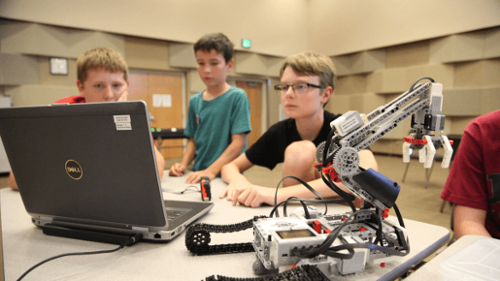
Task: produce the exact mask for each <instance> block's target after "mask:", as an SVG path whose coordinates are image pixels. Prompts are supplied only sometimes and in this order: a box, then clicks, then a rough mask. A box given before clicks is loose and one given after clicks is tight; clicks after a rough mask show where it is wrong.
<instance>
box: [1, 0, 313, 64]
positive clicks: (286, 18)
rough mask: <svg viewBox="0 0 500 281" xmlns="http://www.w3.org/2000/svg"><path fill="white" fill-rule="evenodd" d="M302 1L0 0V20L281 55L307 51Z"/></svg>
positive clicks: (303, 0) (305, 15)
mask: <svg viewBox="0 0 500 281" xmlns="http://www.w3.org/2000/svg"><path fill="white" fill-rule="evenodd" d="M308 2H309V1H307V0H293V1H283V0H242V1H234V0H217V1H193V0H147V1H137V0H85V1H67V0H2V1H0V17H5V18H9V19H15V20H24V21H29V22H37V23H44V24H51V25H58V26H66V27H73V28H79V29H85V30H98V31H105V32H109V33H115V34H122V35H131V36H139V37H146V38H153V39H161V40H168V41H174V42H184V43H194V42H196V40H198V39H199V38H200V37H201V36H202V35H204V34H207V33H213V32H223V33H225V34H226V35H227V36H228V37H229V38H230V39H231V40H232V41H233V42H234V43H235V45H236V49H241V39H243V38H247V39H251V40H252V47H251V50H252V51H253V52H256V53H261V54H268V55H280V56H286V55H289V54H293V53H297V52H300V51H303V50H305V49H307V48H308V40H307V21H308V14H307V7H308Z"/></svg>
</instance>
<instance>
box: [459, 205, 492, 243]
mask: <svg viewBox="0 0 500 281" xmlns="http://www.w3.org/2000/svg"><path fill="white" fill-rule="evenodd" d="M454 209H455V210H454V212H453V229H454V232H455V239H458V238H460V237H462V236H463V235H467V234H475V235H482V236H487V237H491V235H490V233H489V232H488V230H486V227H485V221H486V211H485V210H481V209H475V208H471V207H466V206H462V205H455V208H454Z"/></svg>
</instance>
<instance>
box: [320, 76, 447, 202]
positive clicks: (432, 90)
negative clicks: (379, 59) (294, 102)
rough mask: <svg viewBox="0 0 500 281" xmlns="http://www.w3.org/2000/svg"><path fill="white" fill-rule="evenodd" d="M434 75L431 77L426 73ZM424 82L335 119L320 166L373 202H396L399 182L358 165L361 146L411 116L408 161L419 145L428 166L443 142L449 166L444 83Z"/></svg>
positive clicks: (406, 146)
mask: <svg viewBox="0 0 500 281" xmlns="http://www.w3.org/2000/svg"><path fill="white" fill-rule="evenodd" d="M422 79H430V78H421V79H419V80H418V81H420V80H422ZM430 80H431V81H432V82H431V83H421V84H418V85H416V86H415V84H416V83H417V82H418V81H417V82H415V84H413V85H412V87H411V88H410V89H409V90H408V91H406V92H405V93H403V94H402V95H400V96H399V97H397V98H396V99H394V100H393V101H392V102H390V103H388V104H386V105H383V106H381V107H379V108H377V109H375V110H374V111H373V112H371V113H370V114H368V115H363V114H359V113H358V112H357V111H348V112H347V113H345V114H343V115H342V116H341V117H339V118H337V119H336V120H334V121H333V122H332V123H331V127H332V132H331V133H330V136H329V139H327V140H326V141H325V142H323V143H322V144H320V145H319V146H318V149H317V153H316V158H317V159H318V161H319V162H322V164H321V166H322V167H321V169H322V171H323V172H324V173H325V174H328V175H329V176H330V177H331V178H332V180H333V181H335V182H340V181H343V183H344V186H345V187H346V188H348V189H349V190H350V191H351V192H352V193H353V194H354V195H355V196H357V197H359V198H360V199H363V200H365V201H367V202H369V203H372V204H373V205H374V206H376V207H378V208H380V209H385V208H391V207H392V206H393V205H394V202H395V201H396V198H397V196H398V194H399V187H398V186H397V184H395V183H394V182H393V181H392V180H390V179H388V178H386V177H385V176H383V175H382V174H380V173H378V172H376V171H374V170H371V169H369V170H364V169H363V168H361V167H359V155H358V152H359V151H360V150H362V149H365V148H367V147H368V146H369V145H371V144H373V143H374V142H376V141H377V140H378V139H380V138H381V137H382V136H384V135H385V134H387V133H388V132H390V131H391V130H393V129H394V128H396V126H397V125H398V124H399V123H400V122H401V121H403V120H404V119H406V118H408V117H410V116H411V117H412V122H411V127H412V129H411V133H410V136H409V137H406V138H405V143H404V145H403V161H404V162H409V161H410V154H411V150H412V149H419V150H420V161H421V162H423V163H424V167H426V168H429V167H430V166H431V165H432V163H433V160H434V155H435V152H436V149H438V148H440V147H443V148H444V151H445V154H444V158H443V162H442V165H441V166H442V167H444V168H446V167H448V166H449V163H450V159H451V155H452V153H453V149H452V148H451V145H450V142H449V140H448V138H447V137H446V136H445V135H443V134H442V130H443V129H444V122H445V116H444V115H442V113H441V110H442V101H443V94H442V90H443V86H442V84H440V83H435V82H434V80H432V79H430Z"/></svg>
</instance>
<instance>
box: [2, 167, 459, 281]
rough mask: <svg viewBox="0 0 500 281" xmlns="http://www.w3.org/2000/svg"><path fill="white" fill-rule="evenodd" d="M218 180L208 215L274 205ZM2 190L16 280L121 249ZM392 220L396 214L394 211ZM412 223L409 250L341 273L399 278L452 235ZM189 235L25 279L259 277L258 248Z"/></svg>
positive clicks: (241, 213)
mask: <svg viewBox="0 0 500 281" xmlns="http://www.w3.org/2000/svg"><path fill="white" fill-rule="evenodd" d="M211 185H212V190H213V194H212V201H213V202H215V206H214V208H213V209H212V210H211V211H210V213H209V214H208V215H207V216H205V217H203V218H202V219H201V220H200V221H201V222H204V223H210V224H232V223H238V222H242V221H245V220H248V219H250V218H252V217H253V216H255V215H269V213H270V211H271V207H269V206H266V207H260V208H247V207H242V206H235V207H233V206H231V202H228V201H226V200H225V199H224V200H219V198H218V197H219V194H220V192H221V190H222V189H223V188H224V186H225V184H224V183H223V182H222V181H221V179H215V180H214V181H212V183H211ZM187 186H189V185H188V184H185V183H184V178H169V177H168V176H166V177H165V178H164V180H163V187H164V188H168V189H174V190H178V191H181V190H184V189H185V188H186V187H187ZM0 196H1V222H2V231H3V233H2V234H3V237H2V241H3V255H4V256H3V257H4V273H5V280H16V279H17V278H18V277H19V276H21V274H23V273H24V272H25V271H26V270H27V269H29V268H30V267H31V266H33V265H35V264H37V263H38V262H40V261H42V260H45V259H47V258H50V257H53V256H56V255H59V254H64V253H72V252H87V251H98V250H106V249H113V248H115V245H109V244H104V243H98V242H90V241H81V240H75V239H69V238H61V237H53V236H47V235H44V234H43V233H42V230H41V229H39V228H37V227H35V226H34V225H33V224H32V223H31V220H30V217H29V215H28V214H27V213H26V211H25V209H24V206H23V204H22V200H21V198H20V195H19V193H18V192H16V191H12V190H11V189H10V188H6V189H3V190H1V191H0ZM164 197H165V198H169V199H178V200H201V196H200V193H194V192H186V193H185V194H183V195H175V194H172V193H166V192H165V193H164ZM318 208H320V210H322V208H321V207H318ZM289 210H290V211H292V210H293V208H291V209H289ZM348 210H349V208H348V207H346V206H338V205H331V206H329V213H338V212H345V211H348ZM280 213H281V214H282V212H281V211H280ZM403 215H404V214H403ZM389 219H391V220H392V221H395V222H396V221H397V219H396V218H394V217H390V218H389ZM405 224H406V228H407V230H408V235H409V238H410V243H411V244H410V245H411V252H410V254H409V255H407V256H405V257H395V258H394V259H393V260H392V261H388V262H385V267H384V268H381V267H380V266H379V264H373V265H371V266H367V268H366V271H365V272H363V273H361V274H357V275H355V276H351V277H349V278H341V279H342V280H375V279H379V278H380V279H381V280H393V279H395V278H397V277H399V276H401V275H402V274H404V273H405V272H406V271H408V270H409V269H410V268H412V267H414V266H415V265H417V264H419V263H420V262H421V261H422V260H423V259H425V258H426V257H427V256H429V255H430V254H432V253H433V252H435V251H436V250H437V249H439V248H440V247H441V246H442V245H444V244H445V243H446V242H447V240H448V238H449V231H448V229H446V228H444V227H441V226H435V225H430V224H426V223H421V222H417V221H411V220H405ZM184 237H185V236H184V234H181V235H180V236H179V237H177V238H176V239H174V240H173V241H171V242H169V243H163V244H162V243H147V242H142V243H139V244H136V245H134V246H132V247H126V248H125V249H122V250H120V251H118V252H115V253H111V254H102V255H92V256H72V257H64V258H61V259H57V260H54V261H50V262H48V263H46V264H44V265H42V266H40V267H39V268H37V269H35V270H33V271H32V272H31V273H29V274H28V275H27V276H26V277H25V278H24V279H23V280H204V279H205V277H207V276H210V275H223V276H230V277H241V278H243V277H255V275H254V274H253V271H252V264H253V262H254V261H255V254H254V253H240V254H225V255H214V256H193V255H192V254H191V253H190V252H189V251H188V250H187V249H186V247H185V242H184ZM252 238H253V236H252V230H251V229H249V230H245V231H243V232H238V233H233V234H213V235H212V244H218V243H235V242H250V241H252Z"/></svg>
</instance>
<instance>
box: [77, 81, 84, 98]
mask: <svg viewBox="0 0 500 281" xmlns="http://www.w3.org/2000/svg"><path fill="white" fill-rule="evenodd" d="M76 87H78V92H79V93H80V96H81V95H82V93H83V84H82V83H80V80H76Z"/></svg>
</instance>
